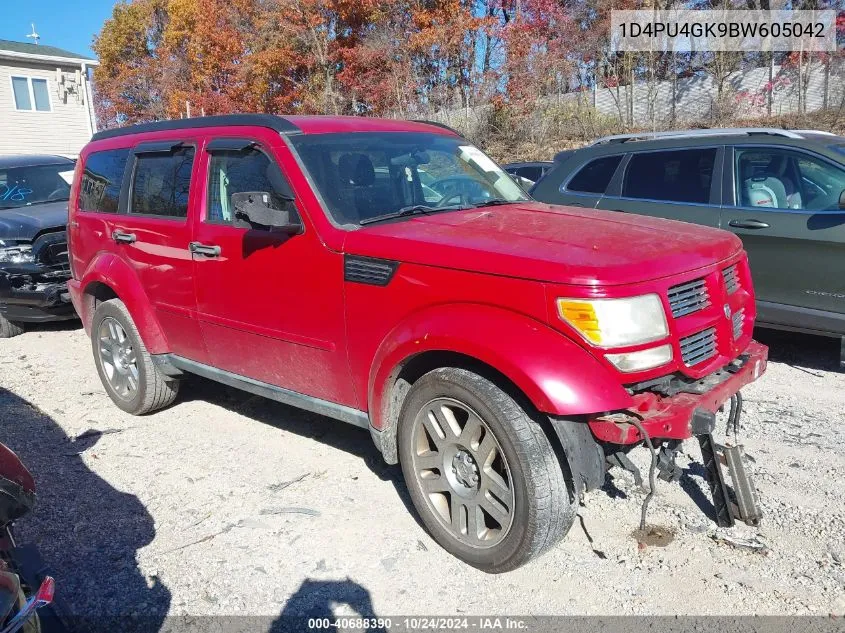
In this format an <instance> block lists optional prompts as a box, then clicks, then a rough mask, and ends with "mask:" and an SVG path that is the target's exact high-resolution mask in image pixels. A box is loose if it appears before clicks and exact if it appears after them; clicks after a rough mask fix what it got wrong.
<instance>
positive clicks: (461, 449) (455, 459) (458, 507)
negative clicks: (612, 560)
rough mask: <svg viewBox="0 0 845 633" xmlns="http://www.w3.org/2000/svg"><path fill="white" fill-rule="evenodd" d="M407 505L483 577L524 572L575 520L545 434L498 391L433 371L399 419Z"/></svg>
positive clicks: (467, 376)
mask: <svg viewBox="0 0 845 633" xmlns="http://www.w3.org/2000/svg"><path fill="white" fill-rule="evenodd" d="M399 425H400V426H399V434H398V440H399V457H400V461H401V463H402V471H403V474H404V476H405V481H406V482H407V485H408V489H409V492H410V494H411V499H412V500H413V502H414V505H415V507H416V508H417V511H418V512H419V513H420V515H421V517H422V520H423V522H424V523H425V525H426V527H427V528H428V530H429V531H430V532H431V535H432V536H433V537H434V539H435V540H436V541H437V542H438V543H439V544H440V545H441V546H442V547H443V548H445V549H446V550H447V551H449V552H450V553H452V554H454V555H455V556H457V557H458V558H460V559H462V560H464V561H465V562H467V563H469V564H470V565H473V566H475V567H478V568H479V569H482V570H484V571H487V572H491V573H499V572H505V571H509V570H512V569H515V568H517V567H519V566H520V565H523V564H525V563H526V562H528V561H529V560H530V559H532V558H534V557H535V556H538V555H539V554H540V553H542V552H544V551H545V550H547V549H548V548H550V547H551V546H553V545H554V544H555V543H557V542H558V541H559V540H560V538H561V537H563V535H564V534H566V532H567V531H568V530H569V528H570V526H571V525H572V522H573V520H574V517H575V508H574V506H573V505H572V503H571V501H570V498H569V494H568V491H567V487H566V485H565V482H564V478H563V471H562V470H561V465H560V463H559V461H558V459H557V456H556V454H555V452H554V450H553V448H552V446H551V445H550V443H549V440H548V438H547V437H546V435H545V433H544V431H543V429H542V428H541V427H540V425H539V424H538V423H537V422H536V421H535V420H533V419H532V418H531V417H530V416H529V415H528V413H527V412H526V411H525V410H524V409H523V408H522V407H520V405H519V404H517V402H515V401H514V400H513V399H512V398H511V397H510V396H509V395H508V394H506V393H505V392H504V391H502V390H501V389H500V388H499V387H497V386H496V385H495V384H494V383H492V382H491V381H489V380H487V379H486V378H483V377H482V376H479V375H477V374H475V373H472V372H470V371H467V370H464V369H457V368H441V369H436V370H434V371H432V372H430V373H428V374H426V375H425V376H423V377H422V378H420V379H419V380H418V381H417V382H416V383H414V386H413V387H412V388H411V390H410V392H409V393H408V396H407V397H406V399H405V402H404V404H403V407H402V413H401V417H400V420H399Z"/></svg>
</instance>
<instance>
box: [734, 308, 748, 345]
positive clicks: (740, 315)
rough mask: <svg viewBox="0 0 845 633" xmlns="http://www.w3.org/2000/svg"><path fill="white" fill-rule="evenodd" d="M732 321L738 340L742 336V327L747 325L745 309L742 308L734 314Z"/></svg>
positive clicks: (735, 337) (735, 338)
mask: <svg viewBox="0 0 845 633" xmlns="http://www.w3.org/2000/svg"><path fill="white" fill-rule="evenodd" d="M731 321H733V330H734V340H737V339H738V338H739V337H740V336H742V326H743V324H744V323H745V308H741V309H739V310H737V311H736V312H734V314H733V316H732V317H731Z"/></svg>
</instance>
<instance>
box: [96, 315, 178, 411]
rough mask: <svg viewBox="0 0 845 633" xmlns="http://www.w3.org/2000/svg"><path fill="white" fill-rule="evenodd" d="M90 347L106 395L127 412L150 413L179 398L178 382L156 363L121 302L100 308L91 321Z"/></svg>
mask: <svg viewBox="0 0 845 633" xmlns="http://www.w3.org/2000/svg"><path fill="white" fill-rule="evenodd" d="M91 344H92V347H93V350H94V362H95V364H96V365H97V372H98V373H99V374H100V380H101V381H102V382H103V386H104V387H105V388H106V393H108V394H109V396H110V397H111V399H112V401H113V402H114V403H115V404H116V405H117V406H119V407H120V408H121V409H123V410H124V411H126V412H127V413H131V414H133V415H142V414H144V413H150V412H151V411H155V410H157V409H161V408H163V407H166V406H167V405H169V404H170V403H171V402H173V400H174V399H175V398H176V394H177V393H178V391H179V381H178V380H176V379H174V378H171V377H169V376H165V375H164V374H163V373H161V371H160V370H159V369H158V367H156V366H155V365H154V364H153V361H152V357H151V356H150V354H149V352H147V348H146V347H145V346H144V342H143V341H142V340H141V336H140V335H139V334H138V329H137V328H136V327H135V323H134V322H133V321H132V317H131V316H129V311H128V310H127V309H126V306H125V305H124V304H123V302H122V301H121V300H120V299H111V300H109V301H104V302H103V303H101V304H100V305H99V306H97V309H96V311H95V312H94V318H93V320H92V322H91Z"/></svg>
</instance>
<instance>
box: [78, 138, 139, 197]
mask: <svg viewBox="0 0 845 633" xmlns="http://www.w3.org/2000/svg"><path fill="white" fill-rule="evenodd" d="M128 158H129V150H128V149H114V150H108V151H105V152H94V153H93V154H91V155H90V156H88V160H86V161H85V170H84V171H83V172H82V184H81V186H80V194H79V208H80V210H82V211H98V212H100V213H117V207H118V202H119V200H120V187H121V184H122V181H123V170H124V169H125V168H126V160H127V159H128Z"/></svg>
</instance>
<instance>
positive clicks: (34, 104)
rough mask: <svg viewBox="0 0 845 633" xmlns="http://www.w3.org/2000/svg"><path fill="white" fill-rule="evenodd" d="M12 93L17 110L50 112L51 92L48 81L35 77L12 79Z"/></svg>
mask: <svg viewBox="0 0 845 633" xmlns="http://www.w3.org/2000/svg"><path fill="white" fill-rule="evenodd" d="M12 93H13V94H14V97H15V108H16V109H18V110H37V111H38V112H50V110H51V108H50V91H49V89H48V87H47V80H46V79H38V78H34V77H12Z"/></svg>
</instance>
